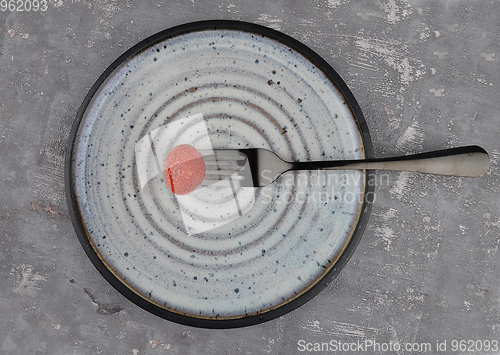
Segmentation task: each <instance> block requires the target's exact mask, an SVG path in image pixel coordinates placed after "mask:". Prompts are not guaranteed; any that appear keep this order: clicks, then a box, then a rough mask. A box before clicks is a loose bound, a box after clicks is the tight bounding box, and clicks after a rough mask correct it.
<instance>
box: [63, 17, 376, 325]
mask: <svg viewBox="0 0 500 355" xmlns="http://www.w3.org/2000/svg"><path fill="white" fill-rule="evenodd" d="M208 29H211V30H216V29H227V30H231V29H232V30H241V31H245V32H251V33H253V34H257V35H262V36H265V37H268V38H271V39H273V40H277V41H279V42H281V43H283V44H285V45H286V46H288V47H291V48H293V49H295V50H297V51H298V52H299V53H301V54H302V55H304V56H306V57H307V58H308V59H309V60H310V61H311V62H312V63H314V64H315V65H316V66H317V67H318V68H320V69H321V70H323V72H324V73H325V74H326V75H327V76H328V77H329V78H330V79H331V80H332V81H333V83H334V84H335V85H336V86H337V88H338V89H339V91H340V92H341V93H342V95H343V96H344V98H345V100H346V102H347V104H348V105H349V108H350V110H351V112H352V114H353V117H354V118H355V120H356V122H357V124H358V128H359V132H360V135H361V139H362V142H363V148H364V153H365V158H367V159H368V158H373V157H374V155H373V146H372V141H371V137H370V134H369V131H368V126H367V123H366V121H365V119H364V116H363V113H362V111H361V108H360V106H359V104H358V103H357V101H356V99H355V98H354V95H353V94H352V92H351V91H350V89H349V88H348V86H347V84H346V83H345V82H344V81H343V80H342V78H341V77H340V76H339V74H338V73H337V72H336V71H335V70H334V69H333V68H332V67H331V66H330V65H329V64H328V63H327V62H326V61H325V60H324V59H323V58H321V57H320V56H319V55H318V54H317V53H316V52H314V51H313V50H312V49H310V48H309V47H307V46H306V45H304V44H303V43H301V42H299V41H298V40H296V39H294V38H292V37H290V36H288V35H286V34H284V33H282V32H279V31H276V30H274V29H271V28H268V27H264V26H261V25H257V24H254V23H249V22H242V21H234V20H206V21H197V22H191V23H186V24H182V25H178V26H175V27H172V28H169V29H166V30H164V31H161V32H158V33H156V34H154V35H152V36H150V37H148V38H146V39H144V40H142V41H141V42H139V43H137V44H136V45H134V46H133V47H131V48H130V49H129V50H127V51H126V52H124V53H123V54H122V55H121V56H119V57H118V58H117V59H116V60H115V61H114V62H113V63H112V64H111V65H110V66H109V67H108V68H107V69H106V70H105V71H104V72H103V73H102V74H101V76H100V77H99V78H98V79H97V80H96V82H95V83H94V85H93V86H92V87H91V89H90V90H89V92H88V93H87V95H86V96H85V98H84V100H83V102H82V104H81V106H80V108H79V110H78V112H77V115H76V118H75V121H74V123H73V127H72V129H71V133H70V137H69V142H68V147H67V151H66V157H65V172H64V176H65V193H66V201H67V204H68V210H69V214H70V218H71V221H72V224H73V227H74V229H75V232H76V234H77V237H78V239H79V241H80V244H81V245H82V247H83V249H84V251H85V253H86V254H87V256H88V258H89V259H90V260H91V262H92V263H93V265H94V266H95V268H96V269H97V270H98V271H99V272H100V273H101V275H102V276H103V277H104V278H105V279H106V280H107V281H108V282H109V283H110V284H111V285H112V286H113V287H114V288H115V289H116V290H117V291H118V292H120V293H121V294H122V295H123V296H124V297H126V298H127V299H128V300H130V301H131V302H133V303H134V304H136V305H137V306H139V307H140V308H142V309H144V310H146V311H148V312H150V313H152V314H154V315H156V316H159V317H161V318H164V319H167V320H170V321H172V322H175V323H179V324H183V325H187V326H192V327H199V328H212V329H227V328H240V327H247V326H251V325H257V324H261V323H264V322H267V321H270V320H272V319H275V318H278V317H281V316H283V315H285V314H287V313H289V312H291V311H293V310H294V309H296V308H298V307H300V306H302V305H303V304H305V303H307V302H308V301H310V300H311V299H312V298H314V297H315V296H316V295H317V294H319V293H320V292H321V291H322V290H323V289H324V288H325V287H326V286H328V285H329V284H330V283H331V282H332V281H333V280H334V279H335V278H336V276H337V275H338V274H339V273H340V271H341V270H342V269H343V268H344V266H345V265H346V263H347V261H348V260H349V259H350V258H351V256H352V254H353V253H354V251H355V249H356V247H357V246H358V244H359V242H360V240H361V238H362V236H363V233H364V230H365V228H366V224H367V223H368V219H369V216H370V212H371V207H372V201H370V199H369V197H370V196H373V194H374V190H375V186H374V175H373V174H372V173H371V171H370V170H367V171H366V173H365V199H364V203H363V205H362V207H361V212H360V215H359V218H358V222H357V225H356V228H355V229H354V231H353V233H352V236H351V239H350V241H349V243H348V244H347V246H346V247H345V249H344V251H343V252H342V254H341V255H340V257H339V259H338V260H337V262H336V263H335V264H334V265H333V267H332V268H331V269H330V270H329V271H328V272H327V273H326V274H325V275H324V276H323V277H322V278H321V279H320V280H319V281H318V282H316V283H315V284H314V285H313V286H312V287H310V288H309V289H308V290H307V291H305V292H304V293H303V294H301V295H300V296H298V297H297V298H295V299H293V300H291V301H290V302H287V303H286V304H284V305H281V306H279V307H277V308H275V309H271V310H268V311H266V312H263V313H260V314H256V315H251V316H247V317H242V318H235V319H221V320H217V319H201V318H195V317H190V316H187V315H182V314H178V313H174V312H172V311H168V310H166V309H164V308H161V307H159V306H156V305H155V304H153V303H150V302H148V301H147V300H146V299H144V298H143V297H141V296H139V295H138V294H136V293H135V292H133V291H132V290H131V289H130V288H128V287H127V286H126V285H125V284H123V283H122V282H121V281H120V280H119V279H118V278H117V277H116V276H115V275H114V274H113V273H112V272H111V271H110V270H109V269H108V268H107V267H106V265H105V263H104V262H103V260H101V259H100V258H99V256H98V254H97V253H96V251H95V250H94V249H93V248H92V245H91V243H90V241H89V240H88V238H87V235H86V233H85V228H84V222H83V220H82V218H81V214H80V212H79V208H78V203H77V199H76V194H75V190H74V185H73V179H72V178H71V176H72V162H73V147H74V142H75V140H76V136H77V132H78V128H79V126H80V122H81V121H82V119H83V117H84V114H85V111H86V109H87V107H88V105H89V104H90V102H91V100H92V98H93V97H94V95H95V94H96V92H97V91H98V90H99V88H100V87H101V85H102V84H103V83H104V81H105V80H106V78H107V77H108V76H109V75H110V74H111V73H113V71H114V70H115V69H116V68H117V67H118V66H119V65H121V63H123V62H124V61H125V60H127V59H128V58H130V57H132V56H134V55H136V54H137V53H139V52H141V51H143V50H145V49H146V48H148V47H150V46H152V45H154V44H155V43H158V42H160V41H163V40H165V39H167V38H172V37H176V36H179V35H182V34H185V33H190V32H194V31H201V30H208Z"/></svg>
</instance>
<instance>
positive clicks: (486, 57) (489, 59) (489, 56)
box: [481, 53, 495, 62]
mask: <svg viewBox="0 0 500 355" xmlns="http://www.w3.org/2000/svg"><path fill="white" fill-rule="evenodd" d="M481 57H483V58H484V60H485V61H487V62H494V61H495V53H481Z"/></svg>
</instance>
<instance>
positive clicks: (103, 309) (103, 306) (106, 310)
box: [83, 288, 124, 315]
mask: <svg viewBox="0 0 500 355" xmlns="http://www.w3.org/2000/svg"><path fill="white" fill-rule="evenodd" d="M83 291H85V293H86V294H87V295H88V296H89V297H90V299H91V300H92V303H94V304H95V305H97V306H98V309H97V311H96V312H97V313H99V314H103V315H109V314H115V313H118V312H120V311H123V309H124V308H123V307H121V306H118V305H114V304H112V303H99V302H97V299H96V298H95V297H94V295H93V294H92V293H91V292H90V291H89V290H88V289H86V288H84V289H83Z"/></svg>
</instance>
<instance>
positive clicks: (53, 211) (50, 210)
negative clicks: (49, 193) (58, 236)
mask: <svg viewBox="0 0 500 355" xmlns="http://www.w3.org/2000/svg"><path fill="white" fill-rule="evenodd" d="M32 206H33V204H32ZM43 210H44V211H45V212H47V216H49V217H52V218H56V217H59V215H60V214H61V213H62V211H61V210H59V209H57V208H56V207H54V206H51V205H50V203H48V202H47V203H46V204H45V206H43ZM37 211H38V208H37Z"/></svg>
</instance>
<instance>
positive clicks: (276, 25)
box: [256, 14, 282, 31]
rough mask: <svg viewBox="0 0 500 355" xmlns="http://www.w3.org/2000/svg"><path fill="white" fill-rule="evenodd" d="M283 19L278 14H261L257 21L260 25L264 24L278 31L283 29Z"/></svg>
mask: <svg viewBox="0 0 500 355" xmlns="http://www.w3.org/2000/svg"><path fill="white" fill-rule="evenodd" d="M281 21H282V20H281V19H280V18H279V17H278V16H273V15H268V14H261V15H260V16H259V18H258V19H257V21H256V23H258V24H259V25H263V26H266V27H270V28H272V29H275V30H277V31H280V30H281Z"/></svg>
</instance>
